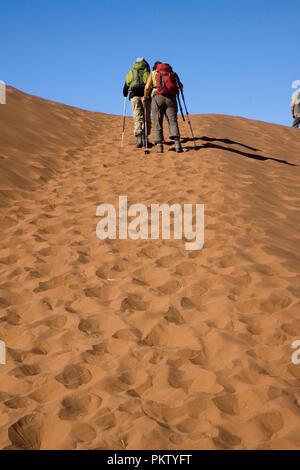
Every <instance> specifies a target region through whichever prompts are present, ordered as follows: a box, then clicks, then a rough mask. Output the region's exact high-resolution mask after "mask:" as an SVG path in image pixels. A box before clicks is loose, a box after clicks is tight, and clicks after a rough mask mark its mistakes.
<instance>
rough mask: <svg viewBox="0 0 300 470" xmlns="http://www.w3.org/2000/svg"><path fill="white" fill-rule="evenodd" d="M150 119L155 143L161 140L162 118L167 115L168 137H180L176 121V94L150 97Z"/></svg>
mask: <svg viewBox="0 0 300 470" xmlns="http://www.w3.org/2000/svg"><path fill="white" fill-rule="evenodd" d="M151 109H152V119H153V129H154V140H155V143H156V144H157V143H159V142H162V140H163V118H164V114H165V115H166V116H167V121H168V128H169V137H170V139H175V138H179V137H180V133H179V129H178V121H177V111H178V108H177V101H176V96H174V97H172V98H169V97H167V96H163V95H154V96H153V98H152V104H151Z"/></svg>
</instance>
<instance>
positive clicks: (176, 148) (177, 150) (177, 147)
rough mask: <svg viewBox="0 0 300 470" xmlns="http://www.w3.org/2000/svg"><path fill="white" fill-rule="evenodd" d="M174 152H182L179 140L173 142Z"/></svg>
mask: <svg viewBox="0 0 300 470" xmlns="http://www.w3.org/2000/svg"><path fill="white" fill-rule="evenodd" d="M175 151H176V152H178V153H181V152H183V150H182V147H181V143H180V140H175Z"/></svg>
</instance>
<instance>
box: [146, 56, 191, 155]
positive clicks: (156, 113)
mask: <svg viewBox="0 0 300 470" xmlns="http://www.w3.org/2000/svg"><path fill="white" fill-rule="evenodd" d="M178 88H179V89H181V90H182V89H183V85H182V83H181V82H180V80H179V78H178V75H177V74H176V73H174V72H173V70H172V67H171V66H170V65H169V64H163V63H161V62H160V61H157V62H155V64H154V66H153V71H152V73H151V75H150V76H149V77H148V80H147V83H146V86H145V91H144V100H145V101H146V100H147V98H148V96H149V94H150V93H151V97H152V103H151V109H152V117H153V127H154V139H155V143H156V151H157V153H163V151H164V149H163V117H164V115H166V117H167V121H168V128H169V137H170V139H172V140H175V150H176V152H182V147H181V143H180V133H179V128H178V121H177V111H178V108H177V100H176V95H177V94H178V92H179V89H178ZM151 90H152V91H151Z"/></svg>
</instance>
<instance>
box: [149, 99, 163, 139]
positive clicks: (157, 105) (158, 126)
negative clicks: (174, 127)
mask: <svg viewBox="0 0 300 470" xmlns="http://www.w3.org/2000/svg"><path fill="white" fill-rule="evenodd" d="M162 98H163V97H162V96H159V95H156V96H154V97H153V98H152V103H151V110H152V118H153V129H154V140H155V143H156V144H157V143H160V142H162V138H163V133H162V124H163V112H162V109H161V105H162Z"/></svg>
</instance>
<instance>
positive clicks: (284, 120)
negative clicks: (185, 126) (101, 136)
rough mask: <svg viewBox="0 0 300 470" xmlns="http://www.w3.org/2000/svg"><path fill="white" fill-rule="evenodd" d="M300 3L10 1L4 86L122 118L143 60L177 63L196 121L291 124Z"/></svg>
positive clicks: (3, 45) (1, 50)
mask: <svg viewBox="0 0 300 470" xmlns="http://www.w3.org/2000/svg"><path fill="white" fill-rule="evenodd" d="M299 18H300V4H299V2H298V1H293V2H291V1H282V0H251V1H250V0H226V1H225V0H210V1H202V0H185V1H184V0H172V1H171V0H163V1H155V0H152V1H147V2H146V1H144V0H130V1H129V2H124V1H119V0H51V1H50V0H10V1H9V2H5V3H4V2H2V4H1V28H0V54H1V68H0V80H3V81H5V82H6V83H7V84H9V85H12V86H14V87H16V88H19V89H21V90H22V91H25V92H27V93H31V94H34V95H38V96H42V97H44V98H48V99H51V100H54V101H59V102H63V103H66V104H69V105H72V106H78V107H80V108H84V109H89V110H94V111H102V112H105V113H112V114H122V112H123V96H122V88H123V83H124V79H125V75H126V73H127V71H128V70H129V69H130V68H131V66H132V63H133V61H134V60H135V58H136V57H139V56H144V57H145V58H146V59H147V60H148V61H149V62H150V64H151V65H152V64H153V62H154V61H155V60H161V61H163V62H164V61H165V62H168V63H170V64H171V65H172V66H173V68H174V69H175V70H176V71H177V73H178V74H179V76H180V78H181V80H182V82H183V83H184V86H185V97H186V102H187V105H188V108H189V112H190V113H191V114H200V113H216V114H229V115H237V116H244V117H247V118H250V119H258V120H262V121H268V122H274V123H278V124H284V125H291V116H290V109H289V104H290V98H291V95H292V92H293V91H295V90H292V88H291V84H292V82H293V81H294V80H300V66H299V46H298V40H299Z"/></svg>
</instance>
